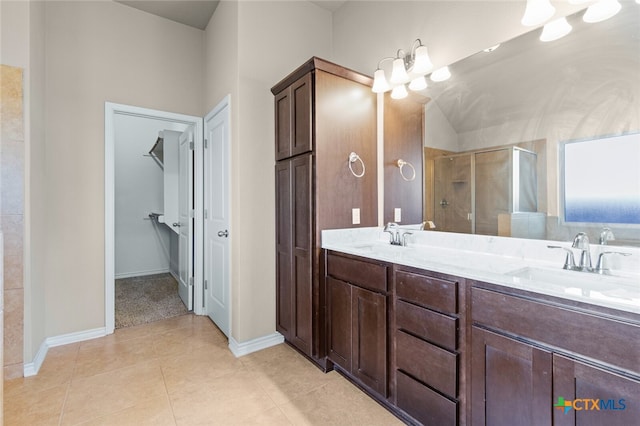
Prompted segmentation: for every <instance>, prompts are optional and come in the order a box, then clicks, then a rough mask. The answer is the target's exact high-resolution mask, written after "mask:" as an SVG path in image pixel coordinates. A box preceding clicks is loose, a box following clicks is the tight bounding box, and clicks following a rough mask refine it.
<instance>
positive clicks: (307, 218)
mask: <svg viewBox="0 0 640 426" xmlns="http://www.w3.org/2000/svg"><path fill="white" fill-rule="evenodd" d="M371 84H372V80H371V78H370V77H368V76H364V75H362V74H359V73H357V72H355V71H352V70H349V69H346V68H344V67H341V66H339V65H336V64H333V63H330V62H327V61H325V60H322V59H319V58H316V57H314V58H311V59H310V60H309V61H307V62H306V63H304V64H303V65H302V66H300V67H299V68H297V69H296V70H295V71H293V72H292V73H291V74H289V75H288V76H287V77H285V78H284V79H283V80H282V81H280V82H279V83H278V84H276V85H275V86H274V87H273V88H272V89H271V91H272V93H273V94H274V95H275V154H276V155H275V157H276V166H275V187H276V286H277V288H276V304H277V307H276V308H277V309H276V312H277V313H276V329H277V330H278V332H280V333H281V334H282V335H283V336H284V337H285V339H286V341H287V342H289V343H290V344H291V345H293V346H294V347H296V348H297V349H298V350H299V351H300V352H302V353H303V354H305V355H306V356H308V357H309V358H310V359H312V360H313V361H315V362H316V363H317V364H319V365H320V366H321V367H322V368H327V365H326V347H325V345H326V344H325V316H326V292H325V288H324V270H322V268H323V261H322V257H321V241H320V238H321V231H322V230H323V229H338V228H351V227H358V226H377V225H378V223H377V208H378V200H377V176H376V169H377V164H376V159H377V156H376V96H375V94H374V93H372V92H371ZM352 152H354V153H356V154H357V155H358V157H359V158H360V159H361V160H362V161H361V162H360V161H358V160H356V161H354V162H353V163H350V162H349V156H350V154H351V153H352ZM350 164H351V169H353V171H352V170H350V168H349V165H350ZM363 166H364V168H363ZM363 172H364V174H363ZM360 174H363V175H362V176H361V177H357V176H356V175H360ZM354 209H359V210H357V211H354ZM357 216H359V220H358V218H357ZM358 222H359V223H358Z"/></svg>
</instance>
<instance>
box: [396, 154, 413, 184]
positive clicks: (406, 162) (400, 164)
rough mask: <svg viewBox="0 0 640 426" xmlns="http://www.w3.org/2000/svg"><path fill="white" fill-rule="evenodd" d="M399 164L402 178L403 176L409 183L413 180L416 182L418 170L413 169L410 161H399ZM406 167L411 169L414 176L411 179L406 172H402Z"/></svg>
mask: <svg viewBox="0 0 640 426" xmlns="http://www.w3.org/2000/svg"><path fill="white" fill-rule="evenodd" d="M397 164H398V167H400V176H402V179H404V180H406V181H407V182H411V181H412V180H415V178H416V169H415V167H413V165H412V164H411V163H409V162H408V161H404V160H403V159H399V160H398V163H397ZM404 166H409V167H411V172H412V175H411V177H410V178H408V177H406V176H405V174H404V172H403V171H402V168H403V167H404Z"/></svg>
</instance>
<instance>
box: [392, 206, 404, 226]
mask: <svg viewBox="0 0 640 426" xmlns="http://www.w3.org/2000/svg"><path fill="white" fill-rule="evenodd" d="M393 221H394V222H396V223H400V222H402V209H401V208H400V207H396V208H395V209H393Z"/></svg>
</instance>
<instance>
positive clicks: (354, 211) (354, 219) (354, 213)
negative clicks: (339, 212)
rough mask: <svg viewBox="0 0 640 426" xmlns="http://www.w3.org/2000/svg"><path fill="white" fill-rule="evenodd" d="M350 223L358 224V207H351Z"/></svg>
mask: <svg viewBox="0 0 640 426" xmlns="http://www.w3.org/2000/svg"><path fill="white" fill-rule="evenodd" d="M351 223H352V224H353V225H360V209H351Z"/></svg>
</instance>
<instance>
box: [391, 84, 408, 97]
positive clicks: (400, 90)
mask: <svg viewBox="0 0 640 426" xmlns="http://www.w3.org/2000/svg"><path fill="white" fill-rule="evenodd" d="M408 95H409V92H407V88H406V87H405V86H404V84H400V85H398V86H396V87H394V88H393V90H392V91H391V97H392V98H393V99H404V98H406V97H407V96H408Z"/></svg>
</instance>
